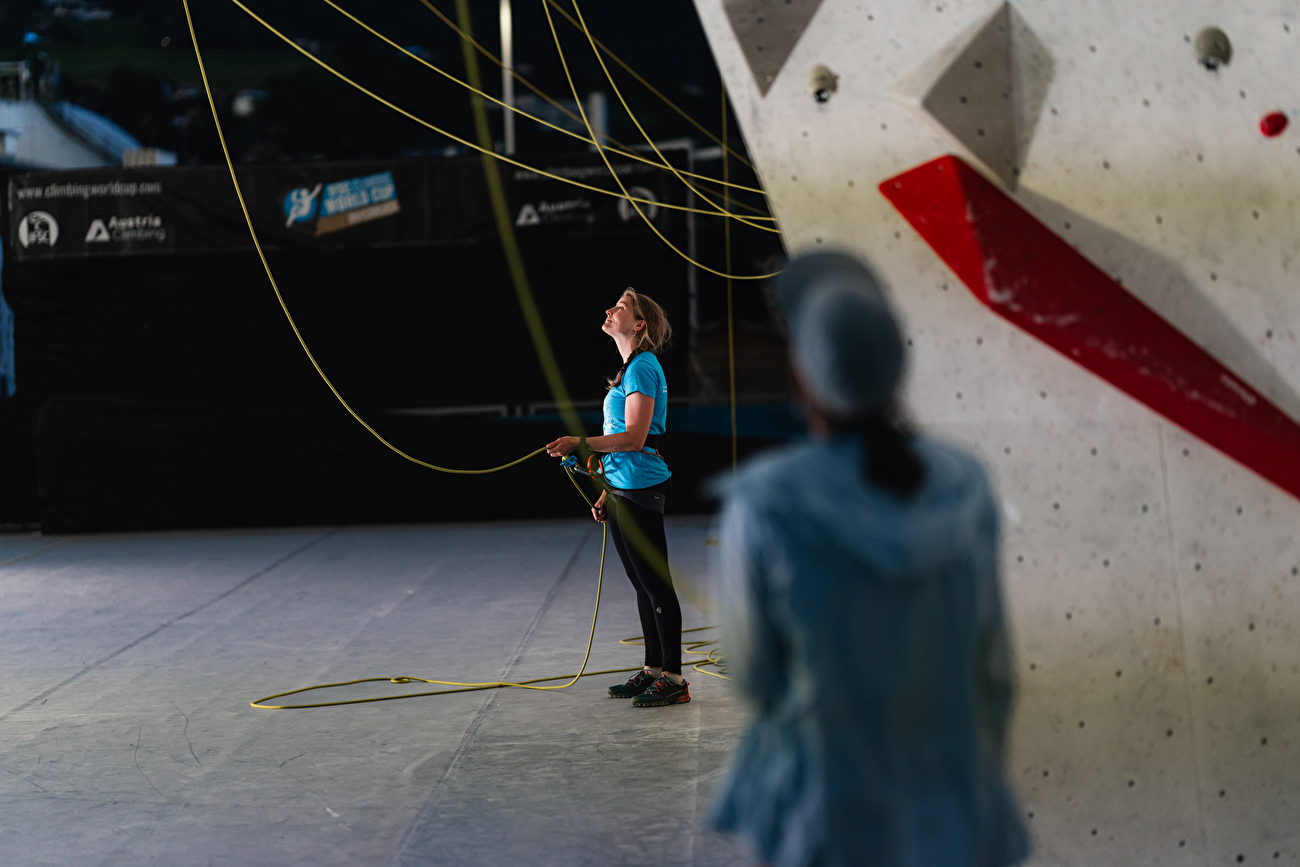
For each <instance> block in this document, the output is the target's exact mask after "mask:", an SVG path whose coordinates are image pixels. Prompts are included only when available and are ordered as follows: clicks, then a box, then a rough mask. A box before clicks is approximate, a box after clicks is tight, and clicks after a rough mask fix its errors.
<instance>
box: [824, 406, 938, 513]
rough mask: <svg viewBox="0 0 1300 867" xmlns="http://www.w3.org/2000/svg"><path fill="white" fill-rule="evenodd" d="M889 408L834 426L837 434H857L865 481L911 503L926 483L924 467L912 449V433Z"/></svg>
mask: <svg viewBox="0 0 1300 867" xmlns="http://www.w3.org/2000/svg"><path fill="white" fill-rule="evenodd" d="M894 416H895V413H894V412H893V411H892V410H891V409H890V408H885V409H879V410H875V411H873V412H870V413H868V414H867V415H866V416H863V417H861V418H858V419H854V420H853V421H852V422H848V423H841V424H837V425H834V427H835V430H836V432H838V433H852V434H856V435H857V436H858V438H859V439H860V440H861V441H862V478H863V481H865V482H866V483H867V485H868V486H874V487H880V488H884V489H885V490H887V491H889V492H890V493H891V494H893V495H894V496H896V497H898V498H900V499H904V500H906V499H909V498H911V497H912V495H913V494H915V493H916V492H917V491H918V490H920V488H921V485H922V483H923V482H924V481H925V464H923V463H921V459H920V458H919V457H917V454H916V452H915V451H914V450H913V448H912V433H911V431H909V430H907V428H906V427H904V426H903V425H902V424H901V423H900V422H898V421H897V420H896V419H895V417H894Z"/></svg>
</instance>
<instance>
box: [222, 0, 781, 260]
mask: <svg viewBox="0 0 1300 867" xmlns="http://www.w3.org/2000/svg"><path fill="white" fill-rule="evenodd" d="M230 2H231V3H233V4H234V5H235V6H238V7H239V8H240V9H241V10H243V11H244V13H245V14H247V15H248V16H249V17H250V18H252V19H253V20H254V21H256V22H257V23H258V24H260V25H262V27H264V28H265V29H266V30H268V31H269V32H270V33H272V34H273V35H274V36H275V37H276V38H277V39H279V40H280V41H282V42H284V43H285V44H286V45H288V46H289V47H290V48H292V49H293V50H294V51H297V52H298V53H299V54H301V55H302V56H303V57H305V58H307V59H308V60H310V61H311V62H312V63H314V64H316V65H317V66H319V67H320V68H321V69H324V70H325V71H326V72H328V73H329V74H330V75H333V76H334V77H335V78H337V79H339V80H340V81H342V82H344V83H345V84H348V85H351V86H352V87H353V88H355V89H356V90H358V91H359V92H361V93H363V94H365V95H366V96H368V97H370V98H371V99H373V100H375V101H376V102H378V103H379V104H380V105H383V106H385V107H387V108H390V109H392V110H393V111H395V112H397V113H398V114H400V115H402V116H403V117H405V118H407V119H409V120H412V121H415V122H416V123H418V124H420V125H421V126H423V127H425V128H426V129H430V130H432V131H433V132H436V133H438V135H441V136H445V137H447V138H449V139H451V140H452V141H454V142H456V143H457V144H460V145H464V146H465V147H467V148H469V149H470V150H473V151H478V152H479V153H482V154H486V155H488V156H490V157H493V158H494V159H498V160H500V161H502V162H504V163H509V164H510V165H512V166H516V167H518V168H521V169H524V170H525V171H529V172H533V173H534V174H537V175H540V176H541V177H544V178H549V179H551V180H553V181H559V182H560V183H563V184H568V185H569V186H573V187H578V188H580V189H584V190H588V191H589V192H593V193H600V194H601V195H603V196H612V197H614V198H616V199H628V198H630V200H631V201H632V202H634V203H636V202H640V203H641V204H643V205H655V206H656V207H660V208H665V209H667V210H671V211H686V212H689V213H694V214H704V215H706V216H710V215H711V216H721V215H719V214H717V213H716V212H715V211H709V210H704V209H702V208H692V207H690V206H688V205H675V204H672V203H670V202H656V201H651V200H649V199H642V198H637V197H629V196H628V195H627V194H626V193H625V192H623V193H619V192H615V191H614V190H606V189H602V188H601V187H596V186H592V185H591V184H586V183H583V182H582V181H577V180H574V179H573V178H566V177H563V176H561V175H557V174H555V173H554V172H548V171H546V170H545V169H540V168H537V167H536V166H530V165H528V164H526V163H523V162H520V161H519V160H516V159H514V158H512V157H509V156H506V155H505V154H499V153H496V152H495V151H493V150H491V149H488V148H484V147H482V146H481V145H477V144H475V143H474V142H471V141H469V140H468V139H465V138H462V137H461V136H458V135H456V134H455V133H453V132H449V131H447V130H445V129H443V128H441V127H439V126H435V125H434V124H432V123H430V122H429V121H427V120H425V119H424V118H421V117H418V116H416V115H414V114H412V113H411V112H409V111H407V110H406V109H404V108H402V107H401V106H398V105H396V104H395V103H393V102H390V101H389V100H387V99H384V98H383V97H382V96H380V95H379V94H377V93H375V92H374V91H372V90H370V89H368V88H366V87H364V86H363V85H361V84H359V83H358V82H356V81H354V80H353V79H351V78H349V77H348V76H346V75H344V74H343V73H342V72H340V71H339V70H337V69H335V68H334V67H333V66H331V65H330V64H328V63H326V62H325V61H324V60H321V59H320V58H319V57H317V56H316V55H314V54H312V53H311V52H310V51H308V50H307V49H305V48H303V47H302V46H301V45H299V44H297V43H296V42H294V41H293V40H292V39H290V38H289V37H288V36H286V35H285V34H284V33H283V32H281V31H280V30H278V29H276V28H275V27H274V26H272V25H271V24H270V23H269V22H268V21H266V20H265V19H264V18H262V17H261V16H260V15H258V14H257V13H256V12H254V11H253V10H252V9H249V8H248V7H247V6H246V5H244V4H243V3H242V2H241V0H230ZM745 219H753V220H758V219H770V218H766V217H747V218H745ZM740 279H745V278H740Z"/></svg>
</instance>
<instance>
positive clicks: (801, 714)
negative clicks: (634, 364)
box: [713, 253, 1029, 867]
mask: <svg viewBox="0 0 1300 867" xmlns="http://www.w3.org/2000/svg"><path fill="white" fill-rule="evenodd" d="M778 288H779V290H780V294H781V303H782V305H783V307H784V309H785V313H786V318H787V321H788V324H789V331H790V350H791V364H792V373H793V377H794V380H795V384H796V388H797V390H798V392H799V395H800V398H801V401H802V404H803V406H804V411H805V414H806V416H807V420H808V428H809V433H810V434H811V440H810V441H809V442H806V443H800V444H796V445H791V446H788V447H785V448H782V449H778V450H774V451H770V452H767V453H765V454H762V455H760V456H758V457H757V458H754V459H752V460H750V461H748V462H747V463H746V464H745V466H744V467H743V468H742V469H741V471H740V473H739V475H738V476H737V477H736V478H735V479H734V480H731V481H729V482H726V483H724V485H725V488H724V493H723V496H724V501H725V502H724V508H723V512H722V517H721V552H720V556H719V558H718V562H717V569H718V575H717V580H716V582H715V586H716V587H717V590H718V593H719V602H720V605H721V609H722V626H723V644H722V649H723V652H724V653H725V656H726V665H727V672H728V673H729V674H730V676H731V677H732V678H733V679H734V680H735V682H736V684H737V686H738V687H739V689H740V692H741V694H742V695H743V697H744V698H745V699H746V701H747V702H748V704H749V705H750V707H751V710H752V712H753V719H752V721H751V723H750V726H749V729H748V731H747V732H746V733H745V736H744V738H743V740H742V741H741V743H740V746H739V748H738V749H737V751H736V754H735V756H734V757H733V760H732V765H731V769H730V772H729V774H728V776H727V779H726V781H725V783H724V784H723V786H722V789H721V791H720V793H719V795H718V798H717V801H716V804H715V806H714V815H713V821H714V824H715V825H716V827H718V828H719V829H721V830H724V831H729V832H733V833H736V834H738V835H740V836H741V837H742V838H744V839H745V840H746V841H747V842H748V843H749V844H750V845H751V846H752V847H753V849H754V851H755V852H756V854H757V856H758V857H759V859H760V860H762V861H764V862H766V863H767V864H770V865H773V867H812V865H816V867H847V865H872V867H903V865H907V867H1001V865H1005V864H1014V863H1016V862H1018V861H1020V860H1022V859H1023V858H1025V857H1026V855H1027V854H1028V848H1029V847H1028V843H1027V839H1026V835H1025V831H1024V827H1023V825H1022V824H1021V822H1020V819H1019V814H1018V811H1017V809H1016V805H1015V802H1014V800H1013V798H1012V796H1011V794H1010V792H1009V791H1008V789H1007V786H1006V784H1005V782H1004V780H1003V776H1002V761H1003V750H1004V743H1005V737H1006V729H1007V722H1008V717H1009V712H1010V706H1011V694H1012V683H1011V665H1010V648H1009V644H1008V640H1007V634H1006V630H1005V627H1004V622H1003V612H1002V602H1001V598H1000V593H999V588H998V575H997V564H998V553H997V552H998V513H997V507H996V505H995V503H994V499H993V495H992V493H991V491H990V487H989V482H988V480H987V478H986V477H985V474H984V470H983V469H982V468H981V467H980V465H979V464H978V463H977V462H976V461H975V459H974V458H972V457H970V456H969V455H967V454H964V453H963V452H960V451H958V450H956V449H954V448H952V447H949V446H945V445H941V444H940V443H938V442H936V441H934V440H931V439H929V438H928V437H925V436H920V435H914V434H912V433H910V432H909V431H907V430H906V429H905V428H904V427H903V426H902V425H901V424H900V423H899V422H898V421H897V419H896V392H897V389H898V386H899V382H900V380H901V378H902V373H903V367H904V347H903V339H902V335H901V333H900V330H899V326H898V323H897V321H896V319H895V318H894V315H893V313H892V312H891V310H890V308H889V305H888V304H887V302H886V300H885V298H884V295H883V293H882V292H881V289H880V287H879V284H878V283H877V281H876V279H875V277H874V276H873V275H872V273H871V272H870V271H869V270H868V269H867V268H866V267H865V266H864V265H862V264H861V263H860V262H858V261H856V260H855V259H852V258H850V257H848V256H844V255H840V254H835V253H821V254H817V255H813V256H808V257H806V258H803V259H800V260H797V261H795V262H794V263H793V264H791V266H790V267H789V268H788V269H787V270H786V271H785V272H784V273H783V274H782V275H781V277H780V281H779V286H778Z"/></svg>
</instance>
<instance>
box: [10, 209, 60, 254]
mask: <svg viewBox="0 0 1300 867" xmlns="http://www.w3.org/2000/svg"><path fill="white" fill-rule="evenodd" d="M58 240H59V221H58V220H56V219H54V215H53V214H50V213H47V212H46V211H32V212H30V213H28V214H27V215H26V216H25V217H23V218H22V220H21V221H20V222H19V223H18V243H20V244H22V245H23V248H24V249H26V248H27V247H53V246H54V245H55V243H57V242H58Z"/></svg>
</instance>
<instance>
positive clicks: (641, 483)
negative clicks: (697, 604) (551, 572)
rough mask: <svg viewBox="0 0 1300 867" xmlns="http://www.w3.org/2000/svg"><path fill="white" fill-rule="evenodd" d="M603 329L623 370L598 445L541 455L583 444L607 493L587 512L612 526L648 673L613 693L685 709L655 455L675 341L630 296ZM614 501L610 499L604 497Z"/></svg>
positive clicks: (651, 308)
mask: <svg viewBox="0 0 1300 867" xmlns="http://www.w3.org/2000/svg"><path fill="white" fill-rule="evenodd" d="M601 329H602V330H603V331H604V332H605V333H606V334H608V335H609V336H610V337H612V338H614V344H615V346H617V347H618V352H619V354H620V355H621V356H622V358H623V367H622V369H620V370H619V372H618V374H617V375H615V376H614V377H613V378H612V379H610V380H609V390H608V391H607V392H606V393H605V404H604V425H603V428H602V430H603V435H602V436H598V437H589V438H580V437H572V436H565V437H560V438H559V439H557V440H555V441H554V442H552V443H550V444H549V445H547V447H546V451H547V454H549V455H551V456H552V457H564V456H566V455H569V454H572V453H573V452H574V451H575V450H576V449H577V448H578V447H579V446H580V445H583V444H585V445H586V446H587V448H589V449H591V451H593V452H595V453H597V454H599V455H601V456H602V457H601V464H602V468H603V480H604V488H605V490H604V491H602V492H601V495H600V498H599V499H598V500H596V505H595V507H594V508H593V509H592V510H591V514H592V517H593V518H595V519H596V520H597V521H600V522H602V523H606V524H608V525H609V531H610V535H611V536H612V537H613V539H614V547H615V549H617V551H618V556H619V558H620V559H621V560H622V561H623V568H624V569H625V570H626V571H627V577H628V578H629V579H630V580H631V581H632V586H633V587H634V588H635V589H636V604H637V613H638V614H639V615H640V618H641V630H642V634H643V635H644V637H645V665H644V667H643V668H642V669H641V670H640V671H638V672H637V673H636V674H634V675H632V676H631V677H630V678H628V680H627V682H626V683H620V684H616V685H614V686H611V687H610V688H609V694H610V696H612V697H614V698H630V699H632V705H633V706H634V707H662V706H665V705H670V704H684V703H685V702H688V701H690V700H691V693H690V684H689V683H687V682H686V680H685V679H684V678H683V677H682V607H681V604H680V603H679V602H678V601H677V593H676V591H674V590H673V584H672V578H671V576H670V574H669V572H668V541H667V538H666V537H665V535H664V505H665V503H666V502H667V497H668V491H669V484H670V483H669V479H670V478H671V476H672V473H671V472H670V471H669V469H668V465H667V464H666V463H665V462H664V459H663V457H662V456H661V455H660V454H659V449H658V442H659V436H660V435H662V434H663V433H664V431H665V430H666V429H667V421H668V380H667V379H666V378H665V376H664V369H663V367H661V366H660V364H659V359H658V358H656V357H655V353H657V352H659V350H661V349H662V348H663V347H664V345H665V344H666V343H667V342H668V340H669V338H670V337H671V336H672V327H671V326H670V325H669V324H668V317H666V316H665V315H664V311H663V308H661V307H660V306H659V305H658V304H656V303H655V302H654V301H653V300H652V299H650V298H649V297H648V296H645V295H641V294H638V293H637V292H636V291H635V290H633V289H627V290H625V291H624V292H623V294H622V296H621V297H620V298H619V299H618V303H616V304H615V305H614V306H613V307H611V308H609V309H608V310H606V311H605V323H604V325H602V326H601ZM610 494H613V496H612V497H611V496H609V495H610Z"/></svg>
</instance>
